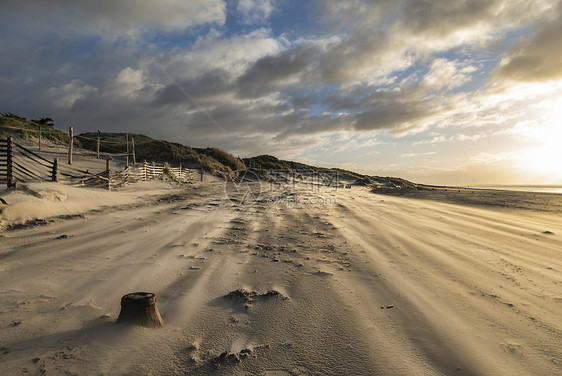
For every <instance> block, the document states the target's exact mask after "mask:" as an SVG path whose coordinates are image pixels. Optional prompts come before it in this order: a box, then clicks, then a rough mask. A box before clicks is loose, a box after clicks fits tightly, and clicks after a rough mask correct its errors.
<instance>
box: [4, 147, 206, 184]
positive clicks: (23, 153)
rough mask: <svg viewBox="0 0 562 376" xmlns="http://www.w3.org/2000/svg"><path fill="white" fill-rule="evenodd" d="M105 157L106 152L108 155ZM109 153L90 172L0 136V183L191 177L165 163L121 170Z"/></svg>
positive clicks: (183, 179) (121, 181)
mask: <svg viewBox="0 0 562 376" xmlns="http://www.w3.org/2000/svg"><path fill="white" fill-rule="evenodd" d="M108 157H109V156H108ZM110 160H111V158H110V157H109V159H108V163H107V164H106V169H105V171H102V172H99V173H91V172H89V171H87V170H80V169H78V168H74V167H71V166H69V165H67V164H64V163H63V164H59V162H58V159H57V158H54V159H53V160H52V161H49V160H47V159H45V158H44V157H42V156H40V155H38V154H37V153H35V152H33V151H31V150H29V149H27V148H25V147H23V146H21V145H19V144H17V143H15V142H14V141H13V139H12V138H11V137H8V138H7V139H4V140H2V139H0V183H1V184H6V185H7V186H8V188H12V187H15V186H16V185H17V183H18V182H20V183H24V182H38V181H54V182H63V183H65V184H70V185H74V186H88V187H100V188H106V189H115V188H119V187H121V186H123V185H125V184H128V183H134V182H137V181H146V180H153V179H158V178H162V177H163V176H167V177H169V178H170V179H172V180H174V181H177V182H183V183H185V182H188V181H192V180H194V173H195V171H199V172H200V171H201V170H194V169H187V168H184V167H182V166H181V165H180V166H179V167H169V166H168V165H167V164H156V163H147V162H144V163H140V164H136V165H129V166H128V167H127V168H125V169H124V170H123V171H114V170H111V168H110Z"/></svg>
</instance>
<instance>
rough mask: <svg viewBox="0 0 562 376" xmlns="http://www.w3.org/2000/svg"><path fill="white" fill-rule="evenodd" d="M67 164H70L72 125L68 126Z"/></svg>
mask: <svg viewBox="0 0 562 376" xmlns="http://www.w3.org/2000/svg"><path fill="white" fill-rule="evenodd" d="M68 137H69V139H68V164H69V165H71V164H72V145H73V143H74V130H73V129H72V127H68Z"/></svg>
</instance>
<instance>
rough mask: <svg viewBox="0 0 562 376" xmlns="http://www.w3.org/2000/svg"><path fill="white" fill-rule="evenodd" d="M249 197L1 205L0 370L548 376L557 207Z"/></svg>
mask: <svg viewBox="0 0 562 376" xmlns="http://www.w3.org/2000/svg"><path fill="white" fill-rule="evenodd" d="M247 187H249V189H251V190H252V192H253V193H255V195H254V196H252V198H253V199H252V200H251V201H250V202H242V201H240V200H239V199H232V198H233V197H232V194H231V195H230V196H229V195H228V189H227V191H226V193H225V183H224V181H223V180H221V179H218V178H213V177H210V176H206V177H205V181H204V182H202V183H201V182H194V183H192V184H175V183H169V182H160V181H153V182H139V183H136V184H130V185H128V186H125V187H124V188H122V189H120V190H119V191H117V192H107V191H103V190H101V189H89V188H74V187H67V186H63V185H61V184H57V183H44V184H39V183H36V184H29V185H28V188H27V190H24V191H19V192H11V193H9V194H7V193H6V194H4V195H3V198H4V199H5V200H6V201H7V203H8V205H6V206H3V207H2V214H1V218H2V225H3V231H2V232H1V234H0V260H1V262H0V286H1V287H2V288H1V290H0V299H1V301H2V302H3V304H2V306H1V308H0V338H1V340H0V363H1V364H2V373H3V374H6V375H12V374H13V375H16V374H32V375H35V374H37V375H39V374H47V375H60V374H77V375H102V374H103V375H122V374H131V375H178V374H189V375H209V374H213V375H268V376H273V375H529V374H534V375H560V374H562V371H561V370H562V364H561V359H562V345H561V342H560V339H561V338H562V247H561V245H562V241H561V240H560V239H561V236H562V217H561V216H560V212H559V211H558V209H556V208H558V207H559V203H560V195H553V196H548V195H547V196H544V195H545V194H538V196H537V195H535V196H533V194H531V193H517V194H518V195H519V196H518V198H517V199H514V198H513V197H511V196H503V197H504V198H503V199H502V194H501V192H500V193H499V194H496V195H495V196H494V197H495V199H491V198H490V197H489V196H490V195H491V193H490V192H488V191H480V190H473V191H471V193H466V192H463V193H462V195H461V196H456V197H457V199H453V198H451V197H452V196H451V195H452V194H453V193H454V191H453V190H451V189H449V190H448V191H447V194H446V193H445V192H438V193H439V194H440V195H441V196H440V197H435V196H436V195H437V194H438V193H435V192H436V191H431V190H427V191H415V192H414V191H412V192H414V193H412V194H411V195H388V194H380V193H373V192H371V190H370V189H369V188H368V187H355V186H354V187H352V188H351V189H341V188H339V189H334V188H332V187H310V186H305V185H299V184H297V185H291V184H286V185H276V186H275V187H272V186H269V185H267V184H265V183H261V185H260V183H259V182H253V183H248V185H247ZM482 192H484V193H482ZM457 193H460V192H457ZM432 195H433V197H432ZM476 196H479V197H480V198H479V199H475V197H476ZM459 197H461V198H459ZM467 197H468V198H467ZM549 197H550V198H549ZM469 198H470V199H469ZM494 200H495V201H494ZM498 200H499V201H498ZM549 200H550V201H549ZM483 201H484V202H485V203H484V204H483V203H482V202H483ZM491 202H495V204H491ZM525 202H528V204H523V203H525ZM137 291H148V292H152V293H155V294H156V297H157V306H158V309H159V311H160V313H161V315H162V318H163V321H164V326H163V327H162V328H145V327H140V326H131V325H124V324H116V319H117V316H118V315H119V312H120V299H121V297H122V296H123V295H125V294H127V293H131V292H137Z"/></svg>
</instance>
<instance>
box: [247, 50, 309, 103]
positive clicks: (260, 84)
mask: <svg viewBox="0 0 562 376" xmlns="http://www.w3.org/2000/svg"><path fill="white" fill-rule="evenodd" d="M319 56H320V49H319V48H318V47H316V46H314V45H307V46H296V47H294V48H291V49H288V50H286V51H283V52H281V53H279V54H278V55H275V56H271V55H269V56H265V57H263V58H261V59H259V60H257V61H256V62H255V63H254V64H253V65H251V66H250V67H249V68H248V70H246V72H245V73H244V74H243V75H242V76H240V77H239V78H238V81H237V87H238V92H239V93H240V95H242V96H244V97H258V96H261V95H264V94H267V93H268V92H270V91H275V90H277V89H278V88H279V87H281V86H283V85H284V84H287V83H288V82H286V81H287V80H290V79H297V78H300V76H301V75H302V74H303V73H304V71H306V70H310V69H312V68H313V67H314V64H315V61H316V60H317V59H318V58H319Z"/></svg>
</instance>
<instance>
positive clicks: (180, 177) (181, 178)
mask: <svg viewBox="0 0 562 376" xmlns="http://www.w3.org/2000/svg"><path fill="white" fill-rule="evenodd" d="M181 175H182V174H181V163H180V175H179V176H178V178H179V180H180V181H183V177H182V176H181Z"/></svg>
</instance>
